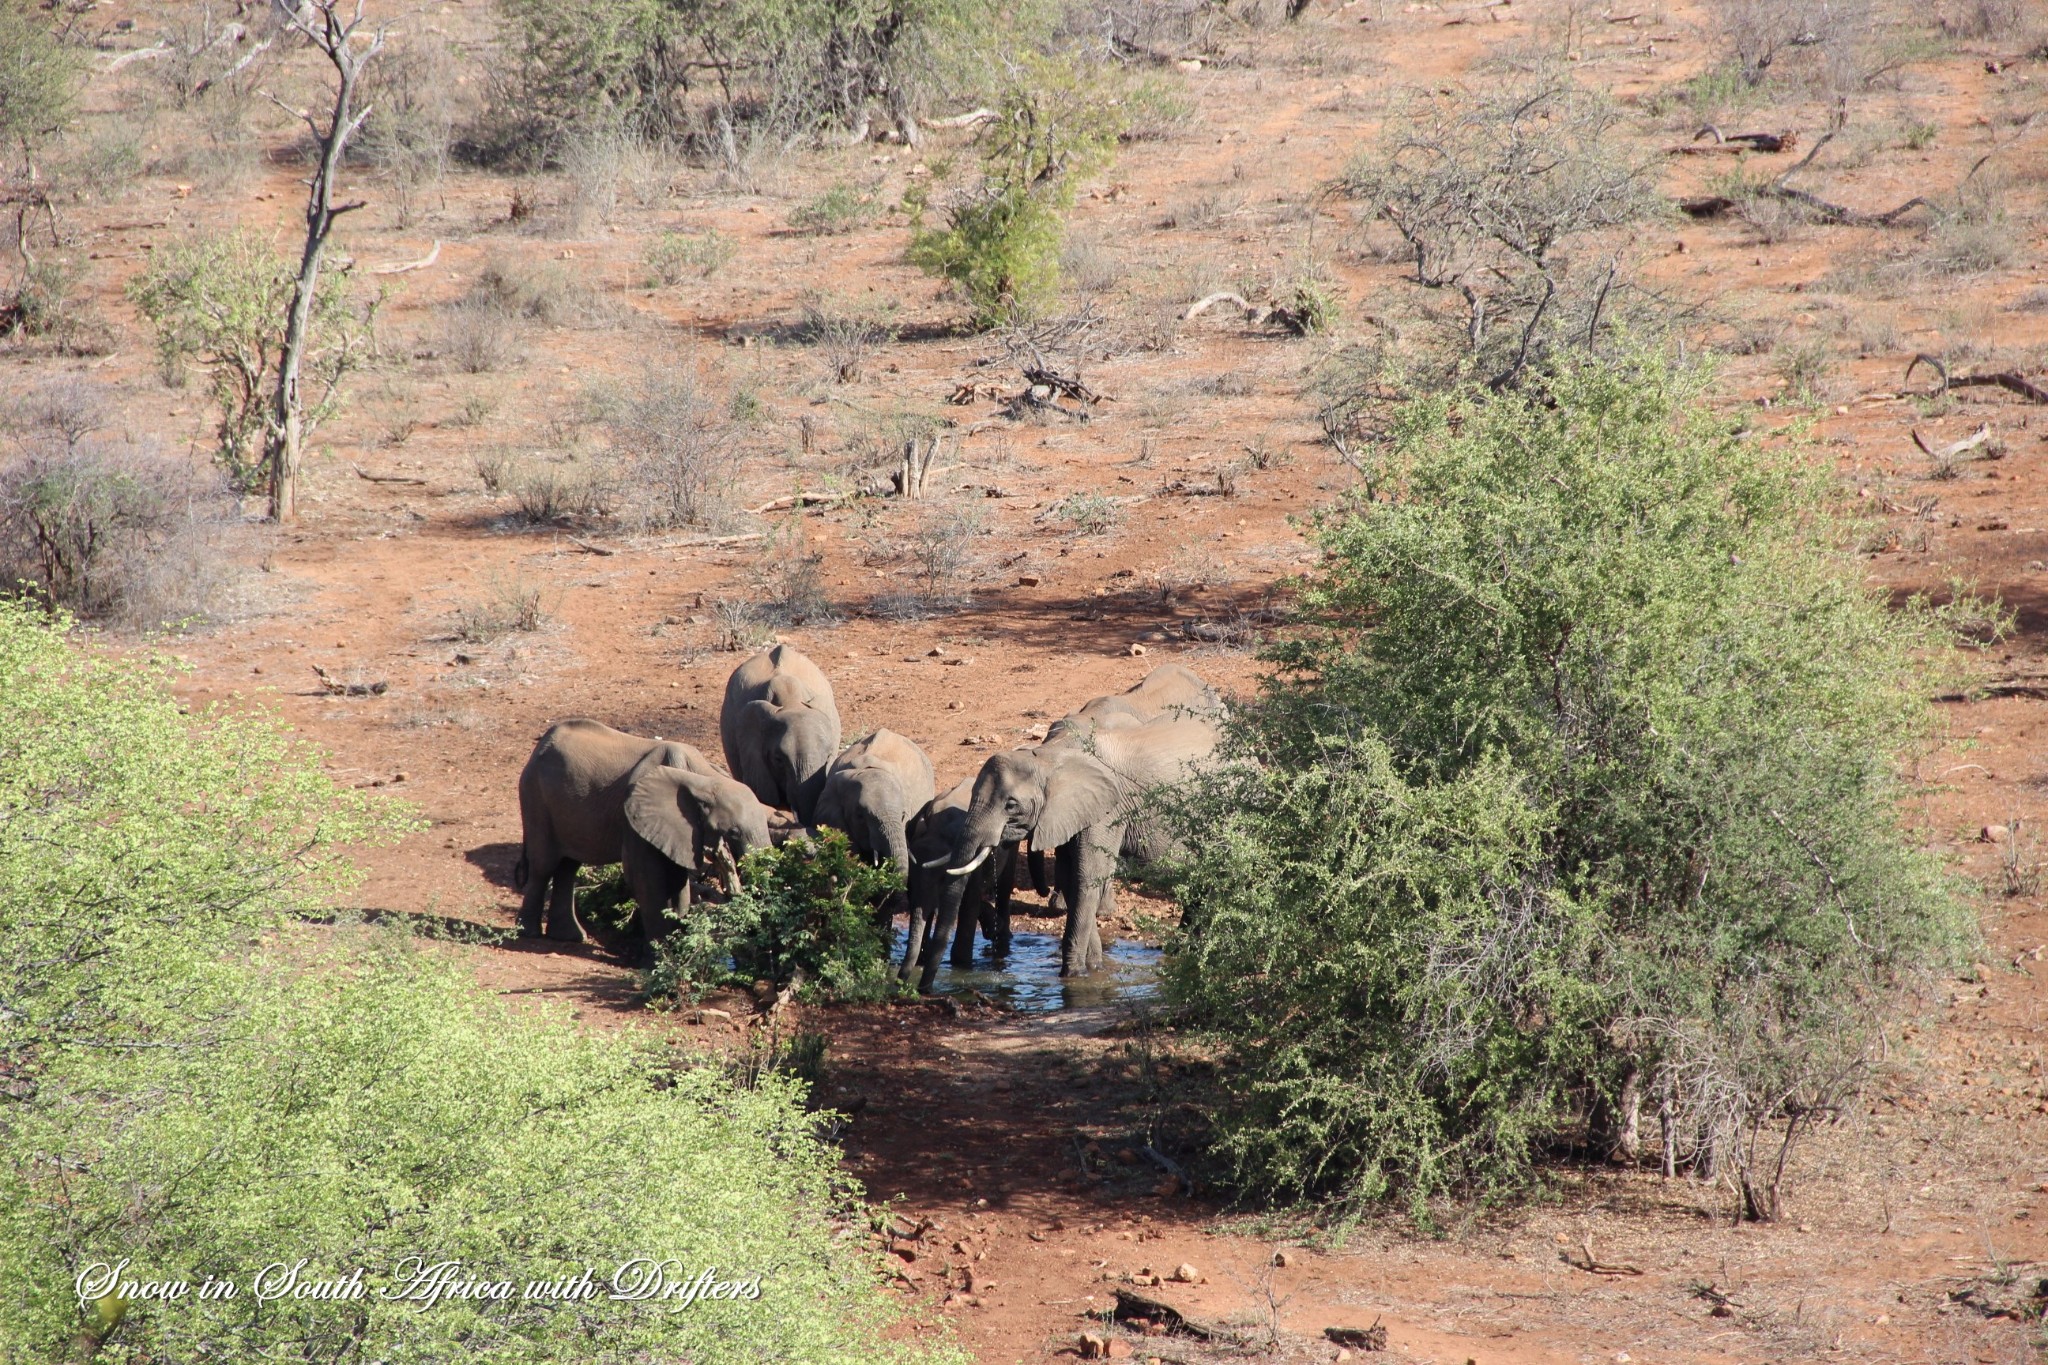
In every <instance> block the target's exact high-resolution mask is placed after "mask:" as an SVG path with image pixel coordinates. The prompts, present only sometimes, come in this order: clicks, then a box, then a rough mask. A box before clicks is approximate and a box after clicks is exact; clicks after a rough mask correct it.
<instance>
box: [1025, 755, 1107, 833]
mask: <svg viewBox="0 0 2048 1365" xmlns="http://www.w3.org/2000/svg"><path fill="white" fill-rule="evenodd" d="M1120 795H1121V793H1120V792H1119V791H1118V789H1117V780H1116V778H1115V776H1114V775H1113V774H1111V772H1110V771H1109V769H1108V768H1106V767H1104V766H1103V765H1102V764H1101V763H1098V762H1097V761H1096V760H1094V759H1092V758H1089V757H1088V756H1087V755H1085V754H1075V755H1073V756H1071V757H1068V758H1063V759H1062V760H1061V761H1060V762H1059V763H1058V765H1056V766H1055V767H1054V768H1053V770H1052V776H1051V778H1050V779H1048V780H1047V782H1046V784H1045V808H1044V809H1043V810H1041V811H1040V812H1039V813H1038V823H1037V825H1035V826H1034V827H1033V828H1032V830H1031V846H1032V847H1033V848H1043V849H1048V850H1049V849H1055V848H1058V847H1059V846H1060V845H1061V844H1064V843H1066V842H1067V841H1068V840H1070V839H1072V838H1073V837H1074V836H1075V835H1077V834H1079V833H1080V832H1081V831H1082V830H1084V829H1086V828H1088V826H1090V825H1092V824H1095V823H1096V822H1097V821H1099V820H1101V819H1102V818H1103V817H1104V816H1106V815H1108V814H1109V813H1110V811H1112V810H1114V809H1115V808H1116V803H1117V799H1118V797H1119V796H1120Z"/></svg>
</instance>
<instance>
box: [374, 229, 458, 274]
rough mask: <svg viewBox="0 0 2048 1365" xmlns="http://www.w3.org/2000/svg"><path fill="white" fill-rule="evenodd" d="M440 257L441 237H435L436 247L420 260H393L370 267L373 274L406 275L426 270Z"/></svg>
mask: <svg viewBox="0 0 2048 1365" xmlns="http://www.w3.org/2000/svg"><path fill="white" fill-rule="evenodd" d="M440 259H441V239H440V238H438V237H437V238H435V239H434V249H433V250H432V251H429V252H428V253H427V254H426V255H424V256H422V257H420V258H419V259H418V260H416V261H393V262H392V263H391V264H389V265H373V266H371V267H370V273H371V274H372V275H405V274H409V273H411V272H412V271H415V270H425V269H426V268H427V267H428V266H430V265H432V264H433V263H434V262H435V261H438V260H440Z"/></svg>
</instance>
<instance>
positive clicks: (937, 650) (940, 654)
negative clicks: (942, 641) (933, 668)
mask: <svg viewBox="0 0 2048 1365" xmlns="http://www.w3.org/2000/svg"><path fill="white" fill-rule="evenodd" d="M924 656H925V658H927V659H943V658H945V657H946V647H945V646H944V645H933V646H932V647H931V648H930V649H928V650H926V651H925V652H924Z"/></svg>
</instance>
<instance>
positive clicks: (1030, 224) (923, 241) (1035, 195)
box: [909, 58, 1125, 327]
mask: <svg viewBox="0 0 2048 1365" xmlns="http://www.w3.org/2000/svg"><path fill="white" fill-rule="evenodd" d="M1114 93H1115V92H1114V90H1113V89H1112V88H1111V87H1110V86H1109V85H1108V84H1107V81H1106V78H1105V77H1103V76H1102V75H1100V74H1099V73H1096V72H1093V71H1091V70H1089V69H1088V68H1086V67H1083V66H1081V65H1080V64H1078V63H1075V62H1071V61H1064V60H1059V59H1054V58H1036V59H1032V60H1030V61H1026V62H1023V63H1020V64H1019V66H1018V69H1017V75H1016V77H1015V78H1014V79H1013V80H1012V81H1011V82H1010V83H1009V85H1008V86H1007V87H1006V89H1005V90H1004V92H1003V96H1002V99H1001V101H1000V103H999V105H998V106H997V117H996V118H995V119H994V120H993V121H992V122H991V123H990V124H989V125H988V129H987V131H986V133H985V134H984V139H983V142H982V178H981V183H980V185H979V186H978V187H977V188H976V189H975V190H974V191H972V192H971V193H970V194H969V195H968V196H967V197H966V198H964V199H962V200H961V201H960V202H958V203H955V204H953V205H952V206H950V207H949V208H947V210H946V226H945V227H944V228H924V227H920V228H919V229H918V231H917V233H916V234H915V235H914V236H913V237H912V238H911V243H910V252H909V256H910V262H911V264H913V265H915V266H917V267H918V268H919V269H921V270H923V271H925V272H926V273H927V274H932V275H937V276H940V277H942V278H944V279H947V280H950V281H952V283H953V285H954V286H955V287H956V288H957V289H958V290H959V291H960V292H961V294H962V295H963V296H964V297H965V298H966V299H967V302H968V304H969V306H970V307H971V308H972V310H973V315H974V323H975V325H976V326H978V327H999V326H1005V325H1008V324H1011V323H1016V322H1021V321H1025V320H1028V319H1030V318H1032V317H1035V316H1037V315H1039V314H1041V313H1043V312H1044V310H1045V309H1046V308H1047V307H1048V306H1049V305H1050V304H1051V303H1052V302H1053V301H1054V300H1055V299H1056V298H1057V297H1058V294H1059V285H1060V247H1061V244H1062V242H1063V241H1064V240H1065V236H1066V215H1067V212H1068V210H1069V209H1071V208H1072V207H1073V204H1074V192H1075V188H1076V183H1077V182H1078V181H1079V180H1080V179H1081V178H1082V177H1084V176H1086V175H1087V174H1088V173H1089V172H1091V171H1093V170H1095V169H1096V168H1098V167H1100V166H1101V165H1103V164H1104V163H1106V162H1107V160H1108V159H1109V155H1110V152H1111V150H1112V149H1113V148H1114V147H1115V145H1116V141H1117V137H1118V135H1119V134H1120V133H1121V132H1122V130H1123V128H1124V121H1125V111H1124V110H1123V108H1122V107H1121V105H1120V103H1119V102H1118V101H1117V100H1116V99H1115V98H1114ZM921 207H922V206H921V205H917V204H913V205H912V208H913V210H914V211H915V210H917V209H919V208H921Z"/></svg>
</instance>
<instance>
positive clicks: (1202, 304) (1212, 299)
mask: <svg viewBox="0 0 2048 1365" xmlns="http://www.w3.org/2000/svg"><path fill="white" fill-rule="evenodd" d="M1219 303H1234V304H1236V305H1237V306H1238V307H1239V308H1242V309H1243V310H1244V311H1245V312H1247V313H1249V312H1251V311H1252V306H1251V305H1250V304H1248V303H1246V302H1245V301H1244V295H1242V294H1233V293H1231V292H1230V291H1229V290H1228V289H1223V290H1219V291H1217V292H1216V293H1214V294H1211V295H1209V296H1208V297H1207V298H1203V299H1198V300H1196V301H1195V302H1194V303H1192V304H1190V305H1189V306H1188V311H1187V312H1185V313H1182V314H1181V315H1180V319H1181V321H1182V322H1191V321H1193V320H1194V319H1195V318H1198V317H1200V316H1202V314H1204V313H1206V312H1208V311H1209V310H1210V309H1211V308H1214V307H1215V306H1216V305H1217V304H1219Z"/></svg>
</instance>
